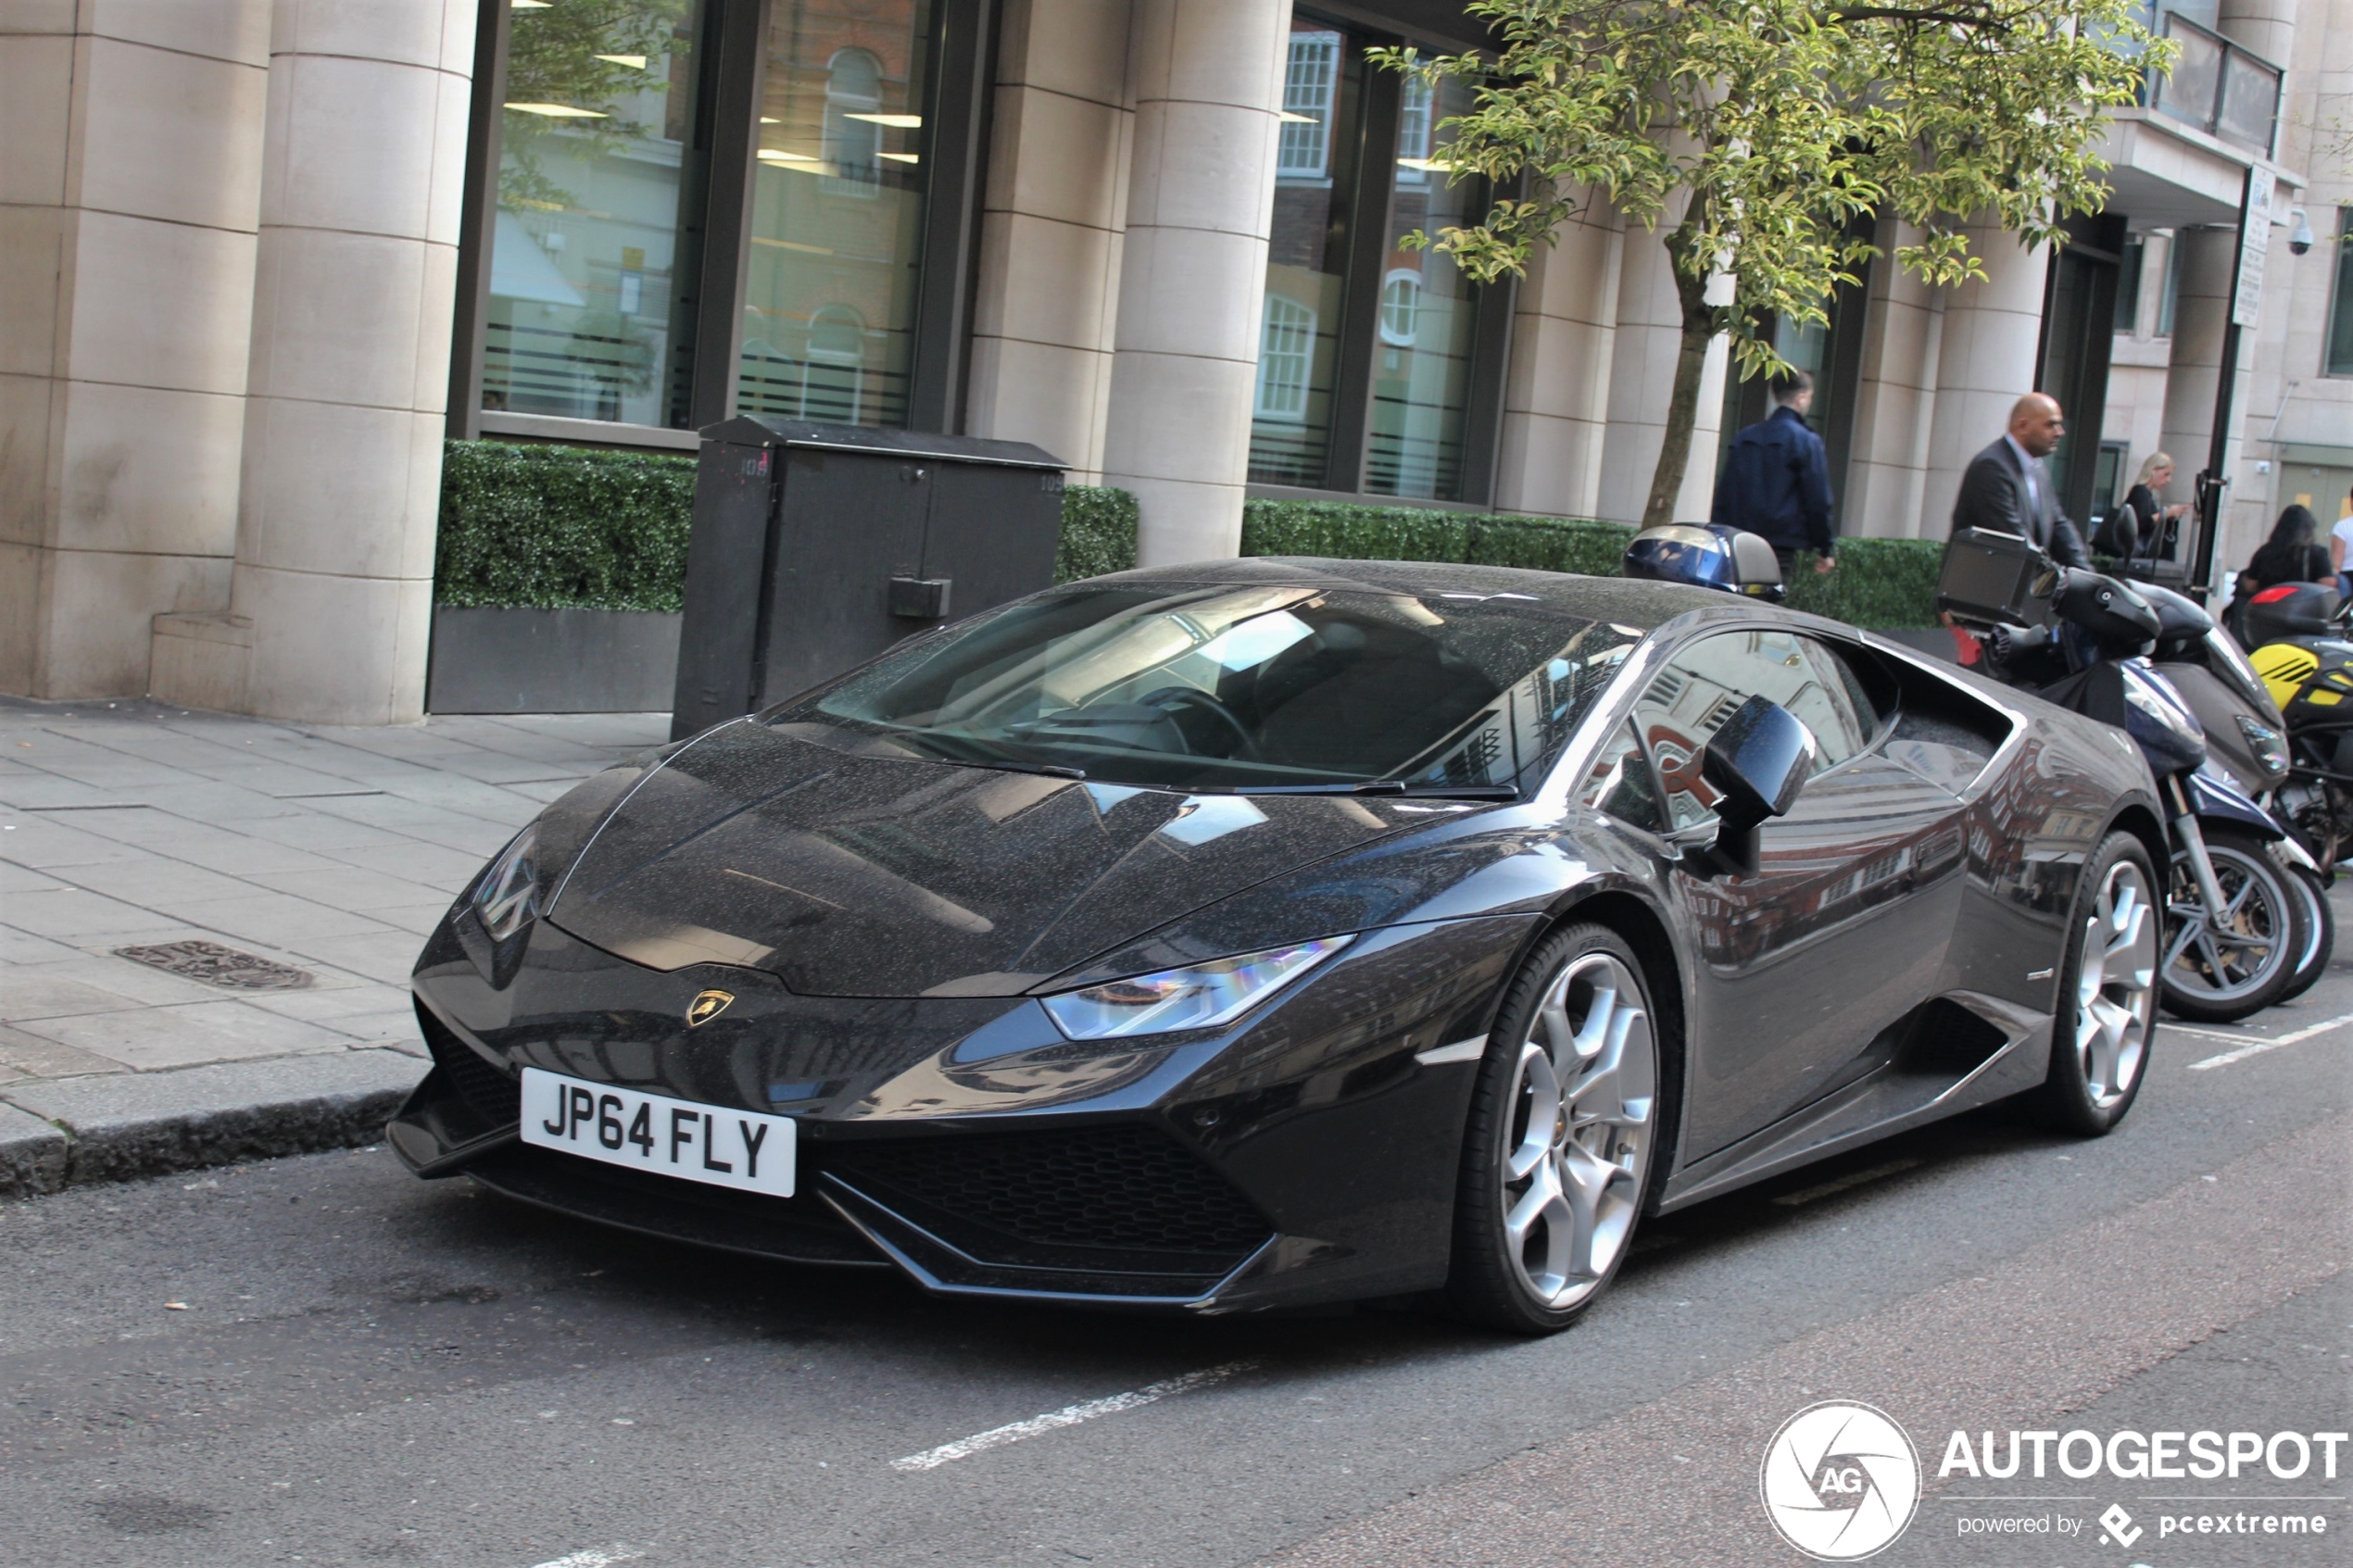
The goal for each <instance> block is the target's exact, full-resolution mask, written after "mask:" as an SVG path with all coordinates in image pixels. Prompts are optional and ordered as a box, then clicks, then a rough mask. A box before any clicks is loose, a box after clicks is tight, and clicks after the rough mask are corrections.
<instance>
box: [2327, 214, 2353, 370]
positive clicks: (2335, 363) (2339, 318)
mask: <svg viewBox="0 0 2353 1568" xmlns="http://www.w3.org/2000/svg"><path fill="white" fill-rule="evenodd" d="M2336 233H2337V238H2336V288H2335V289H2334V292H2332V293H2331V295H2330V296H2329V341H2328V350H2327V358H2326V360H2325V361H2324V363H2323V365H2322V374H2323V375H2331V376H2353V207H2338V208H2337V209H2336Z"/></svg>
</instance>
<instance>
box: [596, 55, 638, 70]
mask: <svg viewBox="0 0 2353 1568" xmlns="http://www.w3.org/2000/svg"><path fill="white" fill-rule="evenodd" d="M597 58H598V59H600V60H610V61H611V62H612V63H613V64H615V65H617V66H627V67H628V68H629V69H631V70H643V69H646V56H643V55H598V56H597Z"/></svg>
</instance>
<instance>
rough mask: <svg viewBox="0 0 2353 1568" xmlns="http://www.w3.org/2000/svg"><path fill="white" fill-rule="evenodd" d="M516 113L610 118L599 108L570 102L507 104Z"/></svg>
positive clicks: (571, 117)
mask: <svg viewBox="0 0 2353 1568" xmlns="http://www.w3.org/2000/svg"><path fill="white" fill-rule="evenodd" d="M507 107H509V108H510V109H512V110H514V111H515V112H516V113H517V114H537V115H545V116H547V118H548V119H611V118H612V117H611V116H610V115H609V114H606V113H604V112H603V111H602V110H599V109H576V108H573V107H572V106H571V105H570V104H509V105H508V106H507Z"/></svg>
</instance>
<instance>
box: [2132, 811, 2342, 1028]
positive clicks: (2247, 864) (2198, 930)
mask: <svg viewBox="0 0 2353 1568" xmlns="http://www.w3.org/2000/svg"><path fill="white" fill-rule="evenodd" d="M2206 852H2207V855H2208V858H2209V859H2212V860H2213V862H2214V878H2215V881H2216V882H2217V883H2218V884H2221V892H2222V897H2223V899H2224V901H2225V906H2224V909H2222V911H2221V920H2220V921H2219V922H2209V921H2208V914H2207V909H2206V907H2205V900H2204V898H2203V897H2202V896H2201V895H2200V894H2199V892H2198V886H2197V878H2196V876H2195V875H2194V874H2193V873H2192V872H2191V871H2190V860H2189V856H2188V854H2187V853H2186V852H2185V851H2183V850H2179V849H2177V850H2175V851H2174V854H2173V864H2172V873H2171V897H2170V899H2169V902H2168V908H2167V909H2166V922H2165V958H2164V961H2163V962H2162V963H2161V964H2160V965H2159V966H2158V985H2159V994H2160V995H2161V996H2162V997H2163V998H2164V1002H2165V1010H2166V1011H2168V1012H2170V1013H2171V1014H2172V1015H2173V1016H2174V1017H2176V1018H2185V1019H2188V1020H2190V1021H2192V1022H2197V1023H2234V1022H2237V1021H2238V1020H2240V1019H2242V1018H2246V1017H2247V1016H2248V1015H2250V1014H2252V1013H2258V1012H2260V1011H2262V1010H2264V1009H2265V1008H2267V1007H2270V1006H2271V1004H2272V1003H2273V1002H2276V1001H2278V1000H2279V999H2280V993H2281V991H2282V989H2283V988H2284V987H2285V986H2286V985H2287V984H2288V981H2289V979H2290V978H2291V977H2292V976H2293V975H2294V974H2295V972H2296V958H2297V957H2298V956H2299V955H2300V954H2301V953H2302V951H2303V948H2304V941H2305V925H2306V915H2305V912H2304V900H2303V899H2302V898H2301V897H2298V896H2297V895H2296V892H2295V890H2293V889H2292V888H2290V887H2289V886H2288V872H2285V871H2284V870H2283V869H2282V868H2281V866H2280V863H2279V862H2278V861H2276V860H2274V859H2271V852H2270V851H2269V850H2268V849H2267V848H2266V847H2264V844H2263V842H2262V840H2260V839H2259V838H2257V837H2255V836H2254V835H2253V834H2245V833H2240V832H2237V831H2236V830H2234V829H2230V828H2214V829H2211V830H2209V831H2208V833H2207V834H2206Z"/></svg>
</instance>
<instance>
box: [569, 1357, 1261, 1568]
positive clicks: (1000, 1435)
mask: <svg viewBox="0 0 2353 1568" xmlns="http://www.w3.org/2000/svg"><path fill="white" fill-rule="evenodd" d="M1258 1364H1259V1363H1258V1362H1257V1361H1227V1363H1226V1364H1225V1365H1224V1366H1214V1367H1208V1368H1205V1369H1203V1370H1202V1371H1200V1372H1189V1373H1187V1374H1184V1375H1183V1376H1182V1377H1171V1378H1168V1379H1166V1380H1165V1381H1164V1382H1160V1383H1151V1384H1147V1385H1145V1386H1143V1387H1141V1388H1138V1389H1135V1390H1133V1391H1131V1392H1129V1393H1126V1394H1114V1395H1112V1396H1111V1397H1110V1398H1108V1399H1088V1400H1086V1401H1085V1402H1083V1403H1080V1404H1076V1405H1064V1406H1063V1408H1062V1409H1060V1410H1058V1411H1047V1412H1046V1413H1045V1414H1044V1415H1033V1416H1031V1417H1030V1418H1029V1419H1028V1420H1027V1421H1015V1422H1009V1423H1008V1424H1005V1425H1003V1426H992V1427H990V1428H989V1429H988V1431H986V1432H976V1433H975V1434H974V1435H973V1436H969V1437H959V1438H958V1439H957V1440H956V1441H954V1442H952V1443H942V1444H940V1445H939V1447H937V1448H936V1449H925V1450H924V1451H923V1452H922V1453H919V1454H909V1455H908V1456H907V1457H906V1458H905V1459H895V1460H892V1461H890V1467H891V1468H892V1469H893V1470H935V1469H937V1468H938V1467H939V1466H940V1465H943V1464H946V1463H947V1462H948V1461H950V1460H954V1459H963V1458H966V1457H968V1456H969V1455H972V1454H976V1453H983V1452H986V1451H987V1450H988V1449H1000V1448H1003V1447H1004V1446H1005V1445H1006V1444H1007V1443H1018V1442H1020V1441H1021V1440H1022V1439H1023V1438H1025V1437H1035V1436H1038V1435H1039V1434H1041V1433H1046V1432H1052V1431H1054V1430H1056V1429H1058V1428H1060V1427H1064V1426H1076V1425H1077V1424H1079V1423H1080V1422H1082V1421H1092V1420H1094V1419H1095V1418H1096V1417H1097V1416H1099V1415H1116V1414H1118V1413H1119V1412H1120V1411H1132V1410H1134V1409H1136V1408H1137V1407H1138V1406H1139V1405H1149V1404H1151V1403H1152V1402H1153V1401H1154V1400H1156V1399H1167V1398H1168V1397H1169V1396H1171V1395H1173V1394H1189V1393H1191V1392H1193V1390H1195V1389H1197V1388H1206V1387H1208V1386H1210V1385H1212V1384H1214V1383H1223V1382H1225V1381H1226V1380H1227V1378H1229V1377H1231V1376H1233V1375H1234V1374H1237V1373H1244V1372H1249V1371H1251V1370H1252V1369H1253V1368H1255V1367H1256V1366H1257V1365H1258ZM545 1568H556V1565H555V1564H553V1563H548V1564H546V1565H545Z"/></svg>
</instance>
